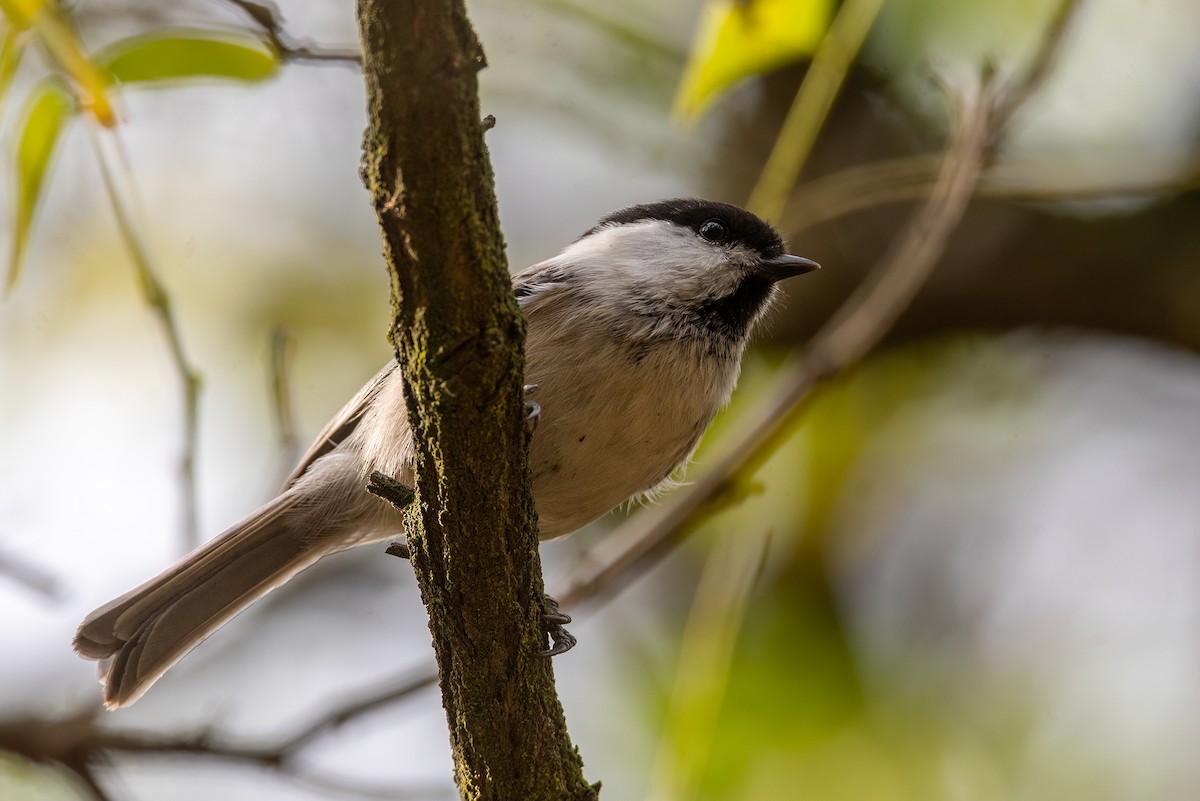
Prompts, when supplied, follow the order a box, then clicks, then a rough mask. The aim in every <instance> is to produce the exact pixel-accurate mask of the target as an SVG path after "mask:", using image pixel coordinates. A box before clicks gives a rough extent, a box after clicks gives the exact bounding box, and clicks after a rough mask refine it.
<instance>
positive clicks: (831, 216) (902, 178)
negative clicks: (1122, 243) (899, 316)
mask: <svg viewBox="0 0 1200 801" xmlns="http://www.w3.org/2000/svg"><path fill="white" fill-rule="evenodd" d="M1116 161H1118V162H1119V161H1120V160H1119V159H1117V160H1116ZM1126 162H1127V165H1126V168H1125V169H1124V170H1118V171H1117V172H1118V173H1119V174H1115V175H1111V176H1109V177H1108V178H1107V179H1106V180H1099V179H1100V178H1101V175H1100V170H1101V168H1102V167H1107V168H1110V169H1111V168H1112V165H1113V163H1114V158H1112V157H1109V158H1107V159H1105V161H1104V164H1103V165H1096V166H1095V168H1087V167H1083V166H1080V164H1079V163H1076V162H1073V163H1072V167H1073V168H1074V169H1075V170H1077V171H1081V172H1084V173H1086V174H1087V175H1088V176H1089V178H1090V179H1091V180H1090V182H1089V183H1087V184H1084V185H1079V184H1077V183H1076V184H1074V185H1073V184H1072V183H1071V182H1069V181H1067V180H1060V181H1059V182H1057V183H1056V182H1055V181H1054V179H1053V171H1054V169H1055V168H1056V167H1059V166H1061V163H1060V162H1059V161H1057V160H1049V159H1047V160H1022V161H1018V162H1008V161H1005V162H1001V163H998V164H994V165H992V166H990V167H988V169H987V171H986V172H985V173H984V175H983V176H982V177H981V179H980V182H979V186H978V187H977V189H976V192H975V193H976V195H979V196H982V197H997V198H1006V199H1009V200H1028V201H1050V202H1053V201H1068V200H1089V199H1095V198H1105V197H1121V196H1140V195H1156V194H1163V193H1168V192H1183V191H1187V190H1190V189H1196V188H1200V159H1197V158H1196V157H1195V156H1191V155H1189V154H1185V153H1170V152H1168V153H1163V152H1161V151H1156V152H1154V153H1131V154H1128V158H1127V159H1126ZM937 171H938V161H937V159H936V158H934V157H932V156H927V155H918V156H902V157H899V158H895V159H888V160H885V161H878V162H872V163H869V164H860V165H856V166H853V167H848V168H846V169H844V170H839V171H838V172H835V173H831V174H830V175H826V176H822V177H821V178H818V179H816V180H814V181H810V182H809V183H807V184H804V185H802V186H800V187H799V188H798V189H797V191H796V194H795V195H794V196H793V198H792V201H791V203H790V204H789V207H788V211H787V213H786V214H785V216H784V220H785V223H786V227H787V229H788V230H789V231H801V230H805V229H807V228H814V227H816V226H818V225H822V224H824V223H827V222H830V221H832V220H836V219H840V218H842V217H846V216H848V215H851V214H855V213H857V212H861V211H865V210H867V209H871V208H875V207H877V206H881V205H885V204H888V203H900V202H904V201H912V200H917V199H919V198H921V197H924V196H926V195H928V194H929V190H930V188H931V187H932V186H933V183H934V181H935V180H936V178H937Z"/></svg>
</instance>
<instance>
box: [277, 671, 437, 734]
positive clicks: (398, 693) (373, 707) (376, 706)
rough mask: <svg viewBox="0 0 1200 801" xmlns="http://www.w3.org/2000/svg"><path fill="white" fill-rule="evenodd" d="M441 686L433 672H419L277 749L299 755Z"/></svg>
mask: <svg viewBox="0 0 1200 801" xmlns="http://www.w3.org/2000/svg"><path fill="white" fill-rule="evenodd" d="M435 684H437V674H436V673H434V672H433V671H432V670H428V671H424V670H423V671H418V672H415V673H413V674H411V675H409V676H405V677H402V678H400V679H398V680H397V681H395V682H392V683H390V684H386V685H384V686H382V687H380V688H379V689H378V690H376V691H374V692H371V693H368V694H365V695H362V696H359V697H357V698H354V699H352V700H350V701H347V702H346V703H345V704H343V705H341V706H339V707H337V708H336V709H333V710H332V711H330V712H328V713H327V714H325V715H323V716H321V717H319V718H317V719H316V720H314V721H312V722H311V723H309V724H308V725H307V726H305V727H304V728H302V729H300V730H299V731H297V732H296V733H295V734H293V735H292V736H291V737H288V738H286V739H285V740H283V741H282V742H280V743H279V745H277V746H276V749H277V750H279V751H280V752H282V753H284V754H295V753H297V752H299V751H300V750H302V749H304V748H307V747H308V746H309V745H310V744H312V743H313V742H314V741H316V740H319V739H320V738H322V737H324V736H325V735H326V734H328V733H329V732H331V731H333V730H334V729H337V728H340V727H342V726H344V725H346V724H347V723H349V722H350V721H352V720H357V719H358V718H361V717H365V716H367V715H372V714H374V713H375V712H377V711H379V710H380V709H382V708H384V707H386V706H390V705H392V704H394V703H397V702H399V701H403V700H405V699H406V698H408V697H409V696H410V695H412V694H413V693H416V692H417V691H419V690H423V689H425V688H426V687H432V686H434V685H435Z"/></svg>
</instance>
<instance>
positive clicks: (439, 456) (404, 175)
mask: <svg viewBox="0 0 1200 801" xmlns="http://www.w3.org/2000/svg"><path fill="white" fill-rule="evenodd" d="M358 18H359V27H360V32H361V35H362V41H363V73H364V77H365V79H366V86H367V103H368V114H369V118H370V120H369V123H368V128H367V132H366V136H365V141H364V155H363V179H364V181H365V182H366V184H367V187H368V188H369V189H370V192H371V197H372V200H373V202H374V205H375V209H376V212H377V213H378V216H379V223H380V226H381V228H382V229H383V240H384V254H385V256H386V257H387V260H388V268H389V271H390V272H391V277H392V301H393V308H394V311H395V322H394V326H393V329H392V336H393V342H394V344H395V345H396V350H397V355H398V357H399V358H400V362H401V364H402V365H403V371H404V378H405V381H406V384H407V388H408V412H409V418H410V420H411V421H412V427H413V433H414V441H415V452H416V456H415V460H416V470H417V487H416V498H417V502H416V503H415V504H414V507H413V508H414V509H415V511H414V512H412V513H411V514H410V515H409V520H408V531H407V533H408V542H409V546H410V549H411V553H412V562H413V567H414V569H415V571H416V574H417V581H418V584H419V585H420V588H421V596H422V598H423V600H424V602H425V605H426V607H427V608H428V610H429V616H430V624H429V628H430V631H431V632H432V635H433V645H434V650H435V652H436V655H437V660H438V669H439V681H440V683H441V689H442V699H443V704H444V706H445V708H446V716H447V719H448V721H449V725H450V743H451V748H452V751H453V754H454V761H455V774H456V776H455V778H456V781H457V783H458V787H459V792H460V793H461V794H462V797H463V798H464V799H516V798H520V799H529V800H531V801H533V800H536V799H547V801H548V800H549V799H572V800H574V799H593V798H595V797H596V794H597V790H596V788H593V787H591V786H589V785H588V784H587V782H586V781H585V780H584V778H583V772H582V763H581V760H580V758H579V755H578V753H577V752H576V750H575V749H574V747H573V746H572V745H571V742H570V740H569V738H568V736H567V731H566V724H565V721H564V719H563V714H562V708H561V706H560V704H559V702H558V697H557V695H556V694H555V691H554V683H553V674H552V671H551V667H550V660H548V659H545V658H542V657H540V656H539V655H538V653H539V651H541V650H542V649H543V648H544V640H545V635H544V632H543V628H542V624H541V618H540V614H541V593H542V577H541V563H540V561H539V559H538V553H537V535H536V522H535V517H534V507H533V500H532V496H531V491H530V481H529V469H528V436H527V434H526V432H525V427H524V425H523V418H524V397H523V392H522V380H521V379H522V374H523V371H524V363H523V351H522V346H523V340H524V328H523V323H522V320H521V316H520V313H519V311H518V309H517V306H516V302H515V299H514V297H513V294H512V287H511V282H510V280H509V276H508V270H507V267H506V263H505V256H504V244H503V241H502V239H501V235H500V230H499V218H498V215H497V209H496V200H495V196H494V193H493V179H492V172H491V165H490V163H489V161H488V156H487V151H486V148H485V146H484V142H483V133H484V128H483V125H482V124H481V121H480V115H479V101H478V93H477V92H478V86H477V73H478V71H479V70H480V69H482V68H483V67H484V66H485V61H484V56H483V50H482V48H481V47H480V44H479V41H478V39H477V38H476V36H475V33H474V31H473V30H472V28H471V25H470V23H469V21H468V19H467V16H466V12H465V10H464V8H463V4H462V2H461V0H359V2H358Z"/></svg>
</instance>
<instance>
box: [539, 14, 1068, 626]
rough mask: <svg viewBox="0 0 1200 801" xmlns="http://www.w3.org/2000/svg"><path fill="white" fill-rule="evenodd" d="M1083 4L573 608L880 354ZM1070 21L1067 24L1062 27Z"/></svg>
mask: <svg viewBox="0 0 1200 801" xmlns="http://www.w3.org/2000/svg"><path fill="white" fill-rule="evenodd" d="M1078 5H1079V0H1064V2H1063V3H1062V5H1061V7H1060V10H1059V12H1058V14H1057V15H1056V17H1055V20H1056V23H1055V24H1054V25H1053V26H1052V27H1051V29H1050V30H1049V31H1048V32H1047V35H1046V36H1045V37H1044V38H1043V40H1042V43H1041V46H1040V50H1039V52H1038V53H1037V54H1036V55H1035V56H1034V58H1033V59H1032V61H1031V62H1030V63H1031V67H1030V68H1029V70H1028V71H1027V73H1026V74H1025V75H1024V76H1023V77H1022V79H1021V80H1020V81H1018V82H1017V83H1016V84H1014V85H1012V86H1007V87H1001V88H999V89H996V88H994V87H991V86H990V85H986V82H987V79H986V76H985V86H984V88H983V89H982V90H980V91H977V92H972V93H969V94H963V95H961V96H959V97H958V98H956V101H957V102H956V103H955V104H954V105H955V106H956V108H955V112H956V113H955V114H954V116H953V118H952V125H951V139H950V144H949V146H948V148H947V152H946V156H945V158H944V160H943V162H942V167H941V171H940V175H939V178H938V180H937V182H936V183H935V185H934V187H933V190H932V192H931V195H930V197H929V200H928V201H927V202H926V203H925V204H924V205H923V206H922V207H921V208H920V209H918V211H917V212H916V213H915V215H914V216H913V217H912V219H911V222H910V223H909V224H908V225H907V226H905V228H904V233H903V235H902V237H901V238H900V240H898V242H897V244H896V245H895V246H894V247H893V248H892V249H891V250H890V251H889V252H888V253H887V254H886V255H885V256H884V257H883V258H882V259H881V260H880V262H879V263H878V264H877V265H876V267H875V268H874V270H872V272H871V274H870V275H869V276H868V277H867V280H866V281H864V283H863V284H862V285H861V286H860V287H859V288H858V290H857V291H856V292H855V293H854V294H853V295H852V296H851V297H850V298H849V299H848V300H847V301H846V303H845V304H844V305H843V306H842V308H841V309H840V310H839V311H838V312H837V313H836V314H835V315H834V317H833V318H832V319H831V320H830V321H829V323H827V324H826V325H825V326H824V327H823V328H822V329H821V331H820V332H819V333H818V334H817V335H816V337H815V338H814V339H813V342H812V344H811V345H810V346H809V347H808V348H807V350H806V351H805V352H804V353H803V354H802V355H800V356H798V357H793V359H792V360H790V362H789V363H788V364H787V365H785V366H784V367H783V368H782V369H781V370H780V374H779V379H778V381H777V384H776V387H775V391H774V392H773V393H772V394H771V396H770V397H769V398H768V401H767V402H766V403H765V404H763V406H762V408H761V409H760V413H759V414H758V415H755V416H753V417H752V418H751V419H753V420H755V421H756V422H754V423H753V424H752V425H751V427H750V428H749V429H748V430H747V431H746V432H745V433H744V434H743V436H742V437H741V438H740V439H739V440H738V441H737V442H735V443H734V444H733V446H732V447H731V448H730V449H729V450H727V451H726V452H725V453H724V454H722V455H721V456H720V457H718V459H717V460H716V462H715V463H714V464H713V465H712V466H711V467H710V468H709V470H708V472H706V473H705V474H704V475H703V476H701V477H700V478H699V479H698V480H696V481H695V482H694V483H693V484H691V485H690V486H689V487H688V488H687V489H686V490H684V491H681V492H679V493H677V494H675V495H673V496H671V497H669V498H668V499H666V500H665V501H664V503H663V504H662V505H661V506H659V507H657V509H655V510H653V512H647V513H643V514H642V515H639V516H638V517H635V518H633V519H631V520H630V521H629V522H628V523H626V524H625V526H624V527H623V528H622V529H621V530H620V531H618V532H617V533H616V534H615V535H613V537H611V538H609V541H608V543H606V546H605V547H606V551H609V553H608V555H606V556H602V557H598V558H595V559H593V560H590V561H589V563H588V566H587V567H585V568H584V569H581V570H579V571H577V572H576V573H575V574H574V575H573V576H570V577H569V578H568V582H567V589H566V591H565V592H556V593H554V594H555V596H556V597H558V598H559V599H560V600H561V601H563V603H564V605H566V604H577V603H580V602H582V601H585V600H598V599H602V598H608V597H611V596H612V594H614V593H615V592H616V591H617V590H618V589H619V588H620V587H621V586H624V584H626V583H628V582H629V581H630V580H632V578H633V577H634V576H636V575H638V574H640V573H641V572H642V571H644V570H646V569H648V568H649V567H650V565H652V564H654V563H655V562H657V561H658V559H660V558H661V557H662V556H663V555H665V554H666V553H668V552H669V551H670V550H671V549H672V548H674V547H675V545H677V544H678V543H679V542H680V541H682V539H683V538H684V537H685V536H686V534H687V533H688V532H689V531H690V530H691V529H692V528H693V527H694V525H695V523H696V522H697V521H698V520H699V519H700V518H701V517H702V516H703V515H704V514H705V513H706V512H708V511H709V510H710V509H711V508H712V506H713V503H714V501H716V500H718V499H719V498H720V497H721V496H722V495H723V494H724V493H726V492H727V491H728V490H729V489H730V488H731V487H735V486H736V485H737V482H738V477H739V476H748V475H753V473H754V472H755V471H756V470H757V469H758V468H759V467H761V465H762V464H763V462H764V461H765V460H766V459H767V458H768V457H769V456H770V455H771V454H772V453H773V452H774V451H775V449H776V448H777V447H778V446H779V444H780V443H781V442H782V439H783V437H782V434H783V433H784V432H785V431H786V430H787V428H788V426H789V425H790V424H791V423H792V422H793V421H794V420H796V419H797V417H798V416H799V413H800V412H801V411H802V410H803V408H804V405H805V402H806V401H807V399H808V398H809V396H810V395H811V392H812V390H813V389H814V388H815V387H817V386H818V385H819V384H821V383H822V382H824V381H827V380H828V379H829V378H831V377H833V376H834V375H836V374H837V373H838V372H840V371H841V370H842V369H844V368H846V367H848V366H849V365H851V364H853V363H854V362H856V361H858V360H859V359H861V358H862V357H863V356H864V355H865V354H866V353H867V352H868V351H869V350H870V349H871V348H872V347H874V346H875V345H876V344H877V343H878V342H879V341H880V340H881V339H882V337H883V336H884V334H885V333H886V332H887V331H888V329H889V328H890V327H891V326H892V325H893V324H894V322H895V320H896V319H897V318H898V317H899V316H900V314H901V313H902V312H903V311H904V309H906V308H907V307H908V305H909V303H910V302H911V301H912V299H913V297H914V296H915V295H916V293H917V291H918V290H919V289H920V287H921V286H922V285H923V284H924V283H925V281H926V280H927V279H928V277H929V276H930V275H931V274H932V272H933V268H934V267H935V266H936V264H937V261H938V259H939V258H940V257H941V254H942V253H943V251H944V250H945V246H946V243H947V240H948V239H949V236H950V234H951V233H952V232H953V230H954V228H955V227H956V226H957V225H958V222H959V220H960V219H961V217H962V215H963V213H964V211H965V210H966V206H967V203H968V202H969V201H970V198H971V196H972V194H973V192H974V189H975V186H976V184H977V183H978V180H979V177H980V174H981V172H982V170H983V169H984V167H985V161H986V160H987V159H988V158H989V157H990V156H991V154H992V153H993V152H994V148H995V147H996V143H998V142H999V141H1001V138H1002V136H1003V134H1004V133H1005V124H1006V123H1007V122H1008V120H1009V119H1011V117H1012V115H1013V114H1014V113H1015V111H1016V110H1017V108H1018V107H1019V105H1020V104H1021V103H1023V102H1025V101H1026V100H1027V99H1028V98H1029V97H1030V96H1031V94H1032V91H1033V88H1035V87H1036V86H1037V85H1040V83H1041V82H1042V81H1043V80H1044V78H1045V76H1046V74H1047V70H1048V69H1049V65H1051V64H1053V63H1054V54H1053V53H1052V52H1045V51H1053V50H1057V49H1058V48H1059V47H1060V46H1061V44H1062V42H1063V40H1064V38H1065V32H1066V27H1067V26H1066V22H1065V21H1068V20H1070V19H1072V18H1073V17H1074V15H1075V14H1076V13H1077V12H1076V6H1078ZM1060 23H1061V24H1060Z"/></svg>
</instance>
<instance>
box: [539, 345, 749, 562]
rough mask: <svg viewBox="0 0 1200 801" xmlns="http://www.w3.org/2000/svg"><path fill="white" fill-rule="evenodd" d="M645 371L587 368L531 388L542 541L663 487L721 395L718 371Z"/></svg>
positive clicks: (689, 450) (647, 368)
mask: <svg viewBox="0 0 1200 801" xmlns="http://www.w3.org/2000/svg"><path fill="white" fill-rule="evenodd" d="M644 368H645V369H644V370H643V371H642V372H640V373H639V372H638V371H636V370H635V371H633V372H631V373H630V374H629V375H628V376H627V377H626V380H624V381H620V382H617V381H614V380H612V378H611V377H607V376H600V375H597V374H595V373H592V374H591V375H577V376H562V378H563V379H566V380H559V381H557V382H554V383H545V382H542V383H539V384H538V389H537V390H534V392H533V394H532V396H531V397H532V399H533V400H535V401H537V402H538V403H539V404H540V405H541V407H542V411H541V416H540V420H539V424H538V428H537V430H536V431H535V432H534V435H533V442H532V445H531V450H530V468H531V471H532V474H533V495H534V500H535V501H536V504H537V510H538V527H539V533H540V536H541V538H542V539H551V538H554V537H559V536H562V535H564V534H569V533H571V532H572V531H575V530H576V529H579V528H581V527H583V526H584V525H586V524H588V523H590V522H591V521H593V520H595V519H596V518H598V517H600V516H601V515H603V514H604V513H606V512H608V511H609V510H610V509H612V508H613V507H615V506H618V505H620V504H622V503H624V502H625V501H627V500H629V499H630V498H633V497H634V496H637V495H639V494H641V493H645V492H647V491H649V490H652V489H654V488H655V487H657V486H658V485H660V484H662V483H663V482H664V481H665V480H666V479H668V478H669V477H670V475H671V474H672V473H673V472H674V471H675V470H676V469H677V468H678V467H680V466H681V465H682V464H683V463H684V462H685V461H686V460H687V458H688V457H689V456H690V455H691V453H692V451H693V450H694V449H695V447H696V444H697V443H698V442H699V441H700V437H701V436H702V435H703V433H704V431H705V429H707V428H708V424H709V422H710V421H711V420H712V417H713V415H714V414H715V413H716V411H717V409H718V408H719V407H720V405H721V403H722V402H723V401H724V399H725V397H727V391H728V390H727V387H726V386H725V384H727V383H728V382H727V381H724V380H720V379H721V378H723V376H698V375H696V374H695V371H688V372H689V374H688V376H687V377H686V378H685V377H684V376H683V375H679V374H677V373H682V372H684V371H682V370H678V369H662V366H661V365H660V366H658V367H657V368H656V367H655V366H654V365H649V364H647V365H644ZM572 378H574V379H575V380H571V379H572ZM713 379H716V380H713Z"/></svg>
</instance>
